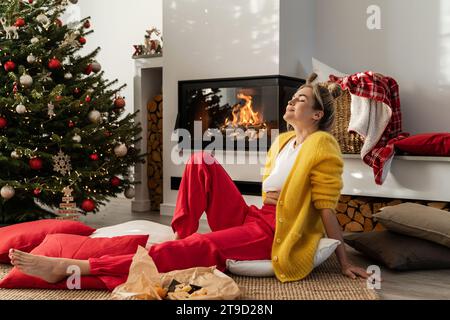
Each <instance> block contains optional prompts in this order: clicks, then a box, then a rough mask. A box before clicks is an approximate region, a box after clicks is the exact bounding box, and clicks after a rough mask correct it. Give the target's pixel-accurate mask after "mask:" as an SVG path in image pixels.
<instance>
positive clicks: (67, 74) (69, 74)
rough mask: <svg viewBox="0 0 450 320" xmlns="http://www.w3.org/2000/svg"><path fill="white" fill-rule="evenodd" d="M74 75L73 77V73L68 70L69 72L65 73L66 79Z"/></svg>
mask: <svg viewBox="0 0 450 320" xmlns="http://www.w3.org/2000/svg"><path fill="white" fill-rule="evenodd" d="M72 77H73V75H72V74H71V73H70V72H67V73H66V74H65V75H64V79H66V80H70V79H72Z"/></svg>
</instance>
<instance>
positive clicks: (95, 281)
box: [0, 234, 149, 290]
mask: <svg viewBox="0 0 450 320" xmlns="http://www.w3.org/2000/svg"><path fill="white" fill-rule="evenodd" d="M148 237H149V236H148V235H142V236H122V237H114V238H89V237H84V236H77V235H70V234H52V235H48V236H47V237H45V239H44V241H43V242H42V243H41V244H40V245H39V246H38V247H36V248H35V249H34V250H33V251H31V253H32V254H35V255H40V256H47V257H57V258H69V259H77V260H87V259H89V258H100V257H101V256H104V255H126V254H134V253H136V251H137V249H138V247H139V246H142V247H145V244H146V243H147V241H148ZM117 278H118V279H117V280H118V281H117V284H118V285H119V284H121V283H124V282H125V281H126V280H127V276H126V275H124V276H123V277H117ZM0 288H5V289H61V290H63V289H67V283H66V280H64V281H61V282H59V283H56V284H50V283H47V282H45V281H44V280H42V279H39V278H36V277H32V276H28V275H26V274H24V273H22V272H21V271H20V270H19V269H17V268H13V269H12V270H11V271H10V272H9V273H8V275H7V276H6V277H5V278H4V279H3V280H2V281H1V282H0ZM81 289H99V290H107V287H106V286H105V284H104V283H103V281H101V280H100V278H99V277H95V276H87V277H86V276H83V277H81Z"/></svg>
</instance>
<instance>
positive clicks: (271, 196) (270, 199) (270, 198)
mask: <svg viewBox="0 0 450 320" xmlns="http://www.w3.org/2000/svg"><path fill="white" fill-rule="evenodd" d="M279 197H280V192H279V191H269V192H266V199H265V200H264V204H273V205H277V203H278V198H279Z"/></svg>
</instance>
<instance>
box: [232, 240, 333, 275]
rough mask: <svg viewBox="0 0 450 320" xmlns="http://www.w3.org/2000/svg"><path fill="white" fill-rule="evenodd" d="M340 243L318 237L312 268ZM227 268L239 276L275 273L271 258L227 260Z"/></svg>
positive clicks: (326, 257) (325, 258) (331, 252)
mask: <svg viewBox="0 0 450 320" xmlns="http://www.w3.org/2000/svg"><path fill="white" fill-rule="evenodd" d="M340 244H341V242H340V241H339V240H335V239H330V238H322V239H320V241H319V245H318V247H317V251H316V255H315V256H314V268H316V267H318V266H319V265H320V264H322V263H323V262H324V261H325V260H327V259H328V258H329V257H330V256H331V255H332V254H333V252H334V251H335V250H336V248H337V246H338V245H340ZM227 269H228V270H229V271H230V272H231V273H233V274H236V275H240V276H248V277H271V276H274V275H275V273H274V271H273V267H272V261H271V260H253V261H236V260H227Z"/></svg>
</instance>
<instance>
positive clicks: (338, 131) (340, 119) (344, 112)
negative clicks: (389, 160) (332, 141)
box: [331, 90, 364, 154]
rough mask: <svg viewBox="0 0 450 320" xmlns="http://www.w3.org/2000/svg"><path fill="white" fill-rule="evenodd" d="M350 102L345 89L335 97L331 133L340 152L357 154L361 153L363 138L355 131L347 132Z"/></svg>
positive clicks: (348, 94) (349, 96) (348, 93)
mask: <svg viewBox="0 0 450 320" xmlns="http://www.w3.org/2000/svg"><path fill="white" fill-rule="evenodd" d="M351 102H352V98H351V95H350V92H349V91H348V90H345V91H344V92H343V93H342V95H341V96H340V97H339V98H337V99H336V101H335V103H336V106H335V107H336V117H335V123H334V127H333V129H332V130H331V133H332V134H333V135H334V136H335V138H336V140H337V141H338V143H339V145H340V146H341V152H342V153H347V154H348V153H350V154H358V153H361V148H362V146H363V144H364V138H363V137H361V136H360V135H359V134H357V133H353V132H348V125H349V123H350V115H351V111H350V104H351Z"/></svg>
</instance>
